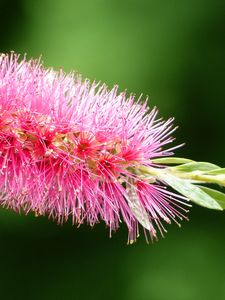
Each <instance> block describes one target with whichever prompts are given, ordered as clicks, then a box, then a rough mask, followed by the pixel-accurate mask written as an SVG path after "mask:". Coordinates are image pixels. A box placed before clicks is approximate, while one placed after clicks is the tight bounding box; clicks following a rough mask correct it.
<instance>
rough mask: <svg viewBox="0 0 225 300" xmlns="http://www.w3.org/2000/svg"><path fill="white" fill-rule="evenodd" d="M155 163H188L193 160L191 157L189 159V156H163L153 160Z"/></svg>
mask: <svg viewBox="0 0 225 300" xmlns="http://www.w3.org/2000/svg"><path fill="white" fill-rule="evenodd" d="M152 162H153V163H156V164H168V165H170V164H176V165H179V164H186V163H189V162H193V160H191V159H187V158H181V157H163V158H156V159H153V160H152Z"/></svg>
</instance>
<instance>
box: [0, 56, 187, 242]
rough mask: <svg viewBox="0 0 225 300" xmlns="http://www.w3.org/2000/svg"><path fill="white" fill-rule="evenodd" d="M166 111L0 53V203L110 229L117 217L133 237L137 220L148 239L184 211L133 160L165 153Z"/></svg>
mask: <svg viewBox="0 0 225 300" xmlns="http://www.w3.org/2000/svg"><path fill="white" fill-rule="evenodd" d="M172 121H173V120H172V119H169V120H167V121H162V120H161V119H158V120H157V110H156V109H155V108H154V109H153V110H151V111H149V108H148V106H147V101H145V103H141V99H138V101H136V102H135V101H134V95H130V96H129V97H126V95H125V93H124V92H123V93H118V88H117V86H115V87H114V88H113V89H112V90H111V91H110V90H108V88H107V87H106V86H105V85H100V84H99V83H95V82H94V83H92V84H91V83H90V82H89V81H88V80H84V81H83V80H82V79H81V77H80V76H78V75H74V74H70V75H65V74H64V73H63V72H62V71H60V72H59V73H58V72H55V71H53V70H52V69H44V68H43V66H42V65H41V63H40V61H35V60H26V58H24V59H22V60H21V61H19V56H18V55H15V54H11V55H4V54H2V55H1V56H0V154H1V156H0V191H1V196H0V202H1V205H2V206H6V207H9V208H12V209H13V210H15V211H20V210H21V209H22V210H23V211H25V212H26V213H28V212H30V211H33V212H35V214H36V215H48V216H50V217H52V218H53V219H56V220H57V221H58V222H59V223H62V222H64V221H67V220H68V218H70V217H71V218H72V222H73V223H74V224H81V223H84V222H86V223H87V224H89V225H91V226H93V225H94V224H96V223H98V222H99V221H100V220H103V221H104V222H105V223H106V225H107V226H108V227H109V228H110V234H111V231H115V230H116V229H118V227H119V224H120V222H122V221H123V222H125V223H126V225H127V227H128V232H129V235H128V241H129V242H132V241H135V240H136V238H137V236H138V234H139V233H138V232H139V229H138V227H139V223H140V224H141V225H142V226H143V227H144V231H145V233H146V237H147V235H148V233H149V234H150V238H151V239H152V240H153V239H154V238H156V230H157V228H158V229H159V231H160V232H161V234H162V235H163V232H164V231H165V229H164V226H163V222H166V223H170V222H171V220H174V221H175V222H177V219H178V220H179V219H182V218H186V217H185V216H184V215H183V212H186V209H184V208H183V207H182V204H184V205H186V204H185V199H184V198H182V197H181V196H178V195H176V194H173V193H171V192H169V191H168V190H167V189H166V187H165V186H163V185H162V183H161V182H159V181H158V180H156V179H155V178H154V177H150V178H144V177H143V176H142V174H141V172H139V166H147V167H148V166H150V167H151V166H153V165H154V164H153V162H152V159H153V158H156V157H162V156H169V155H171V154H172V152H171V150H172V148H171V149H166V150H163V149H162V148H163V147H164V146H166V145H167V144H169V143H170V142H172V141H173V139H172V137H171V133H172V132H173V131H174V128H173V126H172Z"/></svg>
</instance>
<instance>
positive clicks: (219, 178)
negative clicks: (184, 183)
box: [138, 166, 225, 186]
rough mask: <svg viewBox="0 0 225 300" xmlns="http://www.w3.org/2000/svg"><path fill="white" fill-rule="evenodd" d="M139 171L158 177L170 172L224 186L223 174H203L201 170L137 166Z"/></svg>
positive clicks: (177, 175) (201, 181)
mask: <svg viewBox="0 0 225 300" xmlns="http://www.w3.org/2000/svg"><path fill="white" fill-rule="evenodd" d="M138 171H139V173H141V174H142V175H144V174H147V175H149V176H152V177H155V178H158V177H160V174H162V173H164V174H168V173H169V174H172V175H174V176H176V177H178V178H182V179H187V180H192V181H195V182H199V183H215V184H219V185H221V186H225V176H224V175H205V174H202V172H178V171H175V170H173V169H172V168H164V169H160V168H153V167H146V166H139V168H138Z"/></svg>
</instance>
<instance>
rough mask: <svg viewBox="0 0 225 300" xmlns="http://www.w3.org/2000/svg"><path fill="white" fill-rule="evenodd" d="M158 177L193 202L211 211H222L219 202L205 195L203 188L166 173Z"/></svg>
mask: <svg viewBox="0 0 225 300" xmlns="http://www.w3.org/2000/svg"><path fill="white" fill-rule="evenodd" d="M158 177H159V179H161V180H163V181H164V182H166V183H167V184H168V185H169V186H171V187H172V188H173V189H174V190H176V191H178V192H179V193H181V194H182V195H184V196H185V197H187V198H188V199H189V200H191V201H192V202H194V203H196V204H198V205H201V206H204V207H207V208H210V209H217V210H222V207H221V206H220V205H219V204H218V203H217V201H215V200H214V199H213V198H212V197H211V196H210V195H208V194H207V193H205V192H204V191H203V190H202V189H201V188H199V187H198V186H196V185H194V184H192V183H190V182H189V181H187V180H184V179H180V178H177V177H175V176H173V175H171V174H166V173H161V174H160V173H159V175H158Z"/></svg>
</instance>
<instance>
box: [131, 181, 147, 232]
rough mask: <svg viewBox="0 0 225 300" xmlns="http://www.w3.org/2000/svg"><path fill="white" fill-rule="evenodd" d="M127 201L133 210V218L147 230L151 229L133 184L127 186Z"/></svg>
mask: <svg viewBox="0 0 225 300" xmlns="http://www.w3.org/2000/svg"><path fill="white" fill-rule="evenodd" d="M127 196H128V197H126V199H127V203H128V205H129V207H130V209H131V211H132V212H133V214H134V216H135V218H136V219H137V220H138V222H139V223H140V224H141V225H142V226H143V227H144V228H146V229H147V230H151V229H152V224H151V222H150V221H149V216H148V214H147V212H146V210H145V208H144V207H143V205H142V204H141V203H140V200H139V198H138V196H137V193H136V189H135V187H134V186H133V185H130V186H129V187H128V188H127Z"/></svg>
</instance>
